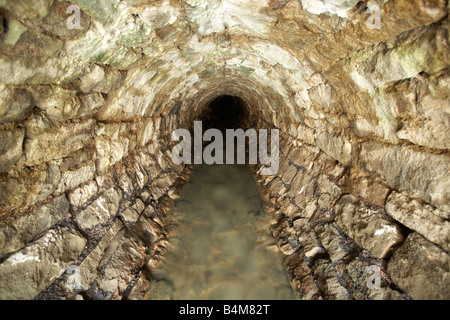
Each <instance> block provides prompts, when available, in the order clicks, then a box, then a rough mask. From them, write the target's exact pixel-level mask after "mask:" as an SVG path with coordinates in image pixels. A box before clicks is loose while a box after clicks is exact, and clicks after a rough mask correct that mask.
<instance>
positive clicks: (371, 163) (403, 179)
mask: <svg viewBox="0 0 450 320" xmlns="http://www.w3.org/2000/svg"><path fill="white" fill-rule="evenodd" d="M449 160H450V159H449V156H448V155H447V154H432V153H428V152H424V151H417V150H415V149H412V148H408V147H403V146H389V145H383V144H379V143H375V142H370V143H363V144H362V145H361V152H360V155H359V161H360V164H361V166H362V168H363V169H365V170H366V171H367V172H368V173H371V174H378V175H380V177H381V178H382V179H384V180H385V181H386V183H387V184H388V185H389V186H390V187H392V188H393V189H396V190H398V191H400V192H403V193H406V194H407V195H409V196H411V197H413V198H419V199H422V200H424V201H425V202H428V203H430V204H432V205H434V206H436V207H438V208H440V209H442V210H447V211H450V193H449V192H448V190H450V176H449V175H448V172H450V161H449Z"/></svg>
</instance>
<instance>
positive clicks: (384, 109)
mask: <svg viewBox="0 0 450 320" xmlns="http://www.w3.org/2000/svg"><path fill="white" fill-rule="evenodd" d="M371 4H373V3H372V2H370V1H359V2H358V1H332V0H327V1H319V0H317V1H316V0H308V1H306V0H296V1H294V0H291V1H289V0H288V1H286V0H270V1H252V2H251V3H248V2H243V1H238V0H227V1H215V0H196V1H193V0H182V1H180V0H123V1H119V0H102V1H98V2H93V1H87V0H72V1H70V2H67V1H59V0H58V1H56V0H40V1H31V0H17V1H7V0H0V21H1V22H2V23H1V24H0V140H1V141H2V144H1V145H0V283H1V287H0V298H21V299H31V298H41V299H42V298H68V299H72V298H76V297H77V298H81V297H83V298H85V299H88V298H90V299H108V298H113V299H118V298H123V297H127V296H128V295H129V294H130V292H133V290H132V288H133V287H134V286H135V285H136V283H138V282H139V279H141V278H142V270H143V268H144V266H145V265H146V264H147V263H148V262H151V261H153V260H152V259H153V258H156V257H157V256H158V255H159V254H160V253H161V252H162V248H163V247H164V243H165V241H167V239H166V238H167V230H166V226H165V225H164V215H165V214H166V211H167V208H168V207H170V198H171V196H173V193H174V192H176V186H177V185H178V184H179V183H181V182H182V181H183V180H184V179H186V175H187V173H186V170H187V168H183V167H181V166H175V165H174V164H173V163H172V161H171V160H170V153H169V152H170V150H171V146H172V143H171V142H170V139H169V138H170V133H171V132H172V130H173V129H175V128H178V127H186V128H188V127H189V126H191V125H192V121H193V120H194V119H195V118H196V117H198V116H200V115H201V114H202V112H204V110H205V107H206V106H207V105H208V103H209V102H211V101H212V100H213V99H214V98H215V97H217V96H220V95H225V94H228V95H236V96H239V97H240V98H242V99H243V100H244V101H245V102H246V103H247V104H248V106H249V118H248V119H247V120H246V121H247V122H246V126H255V127H257V128H263V127H264V128H270V127H276V128H279V129H280V130H281V133H280V137H281V138H282V140H281V148H280V150H281V154H280V170H279V172H278V174H277V175H276V176H271V177H269V176H267V177H263V176H260V175H258V173H257V172H258V170H260V168H254V170H255V179H256V180H257V181H258V183H259V184H260V185H261V192H262V193H263V194H264V195H265V196H266V197H267V200H268V201H269V202H270V203H271V204H272V205H273V208H272V209H271V212H272V214H273V218H274V225H273V228H272V229H273V233H274V236H275V237H276V239H277V242H278V245H279V247H280V249H281V250H282V252H283V253H284V254H285V258H286V259H285V264H286V270H287V272H288V274H289V275H290V277H291V279H292V285H293V287H294V288H295V290H296V292H297V293H298V298H302V299H317V298H320V297H321V298H323V299H348V298H355V299H368V298H377V299H378V298H383V299H397V298H403V299H405V298H406V299H408V298H412V299H417V298H418V299H420V298H446V299H448V293H449V292H450V290H449V287H450V283H449V280H448V273H449V267H448V266H449V263H448V262H449V256H448V254H449V220H448V219H449V216H448V212H449V210H450V207H449V203H450V202H449V199H450V195H449V192H448V190H449V186H450V180H449V174H448V172H449V163H450V162H449V153H448V148H449V141H450V132H449V129H448V128H449V123H450V120H449V119H450V116H449V113H450V110H449V92H450V91H449V67H448V66H449V60H450V58H449V55H448V52H449V40H448V37H449V20H448V2H447V1H444V0H433V1H426V2H425V1H421V0H412V1H411V0H389V1H379V2H377V4H378V6H379V8H380V17H381V23H380V29H376V28H375V29H374V28H369V27H368V25H367V21H368V19H369V17H370V16H371V13H370V12H369V11H368V10H367V9H368V7H370V5H371ZM71 5H75V6H76V7H77V8H79V9H80V28H75V29H73V28H68V25H67V21H68V19H69V18H70V17H71V14H72V13H70V11H69V12H68V11H67V10H68V9H69V10H70V6H71ZM72 8H73V7H72ZM72 12H73V11H72ZM370 265H376V266H378V268H379V270H381V274H382V278H383V281H382V288H381V290H369V289H368V288H367V286H364V284H365V267H366V266H370ZM144 269H145V268H144ZM74 278H77V279H78V278H79V279H81V284H80V283H78V282H76V281H75V282H73V281H74V280H73V279H74Z"/></svg>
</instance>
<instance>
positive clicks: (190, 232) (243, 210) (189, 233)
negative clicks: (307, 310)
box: [145, 165, 294, 300]
mask: <svg viewBox="0 0 450 320" xmlns="http://www.w3.org/2000/svg"><path fill="white" fill-rule="evenodd" d="M169 216H170V219H171V220H173V221H174V222H175V226H174V227H173V228H172V230H171V235H170V240H169V243H170V245H169V247H168V250H167V253H166V255H165V256H164V258H163V260H161V263H160V264H159V265H158V266H157V267H156V268H155V269H153V270H151V274H152V277H153V280H152V281H151V282H150V287H149V289H148V291H147V293H146V295H145V299H149V300H160V299H174V300H185V299H186V300H187V299H192V300H224V299H227V300H228V299H230V300H290V299H294V296H293V294H292V290H291V287H290V285H289V281H288V278H287V276H286V273H285V270H284V268H283V265H282V258H281V253H280V252H279V250H278V247H277V246H276V245H275V240H274V239H273V237H272V235H271V234H270V232H269V226H270V220H271V217H270V216H269V215H268V214H267V213H266V212H265V211H264V202H263V200H262V199H261V198H260V195H259V192H258V189H257V186H256V184H255V182H254V180H253V177H252V174H251V171H250V168H249V167H248V166H247V165H198V166H195V168H194V171H193V173H192V175H191V178H190V180H189V181H188V182H187V183H186V185H184V186H183V189H182V190H181V192H180V198H179V199H177V200H176V201H175V204H174V206H173V208H172V209H171V212H169Z"/></svg>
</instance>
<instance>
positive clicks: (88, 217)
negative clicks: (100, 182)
mask: <svg viewBox="0 0 450 320" xmlns="http://www.w3.org/2000/svg"><path fill="white" fill-rule="evenodd" d="M120 199H121V192H120V190H117V189H115V188H110V189H109V190H107V191H105V192H104V193H103V194H102V195H101V196H100V197H99V198H98V199H97V200H95V201H94V202H93V203H92V204H91V205H89V206H88V207H87V208H86V209H85V210H83V211H81V212H80V213H79V214H78V215H77V216H76V217H75V220H76V221H77V222H78V223H79V224H80V226H81V227H82V228H83V229H84V230H92V229H93V228H95V227H96V226H98V225H100V224H106V223H107V222H108V221H109V220H110V219H111V218H113V217H114V216H115V215H116V213H117V211H118V210H119V203H120Z"/></svg>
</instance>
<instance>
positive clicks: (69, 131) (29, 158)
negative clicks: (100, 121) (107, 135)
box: [24, 118, 95, 166]
mask: <svg viewBox="0 0 450 320" xmlns="http://www.w3.org/2000/svg"><path fill="white" fill-rule="evenodd" d="M94 125H95V120H92V119H88V120H85V121H80V122H78V123H77V122H74V123H66V124H64V125H48V124H47V123H45V122H44V120H43V119H42V118H35V119H33V120H31V121H30V122H29V123H27V137H26V139H25V142H24V143H25V146H24V148H25V156H26V163H27V165H29V166H32V165H36V164H38V163H41V162H45V161H49V160H53V159H60V158H64V157H66V156H68V155H69V154H71V153H72V152H75V151H77V150H79V149H82V148H83V147H85V146H86V145H88V144H89V142H90V141H91V139H92V137H93V130H94Z"/></svg>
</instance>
